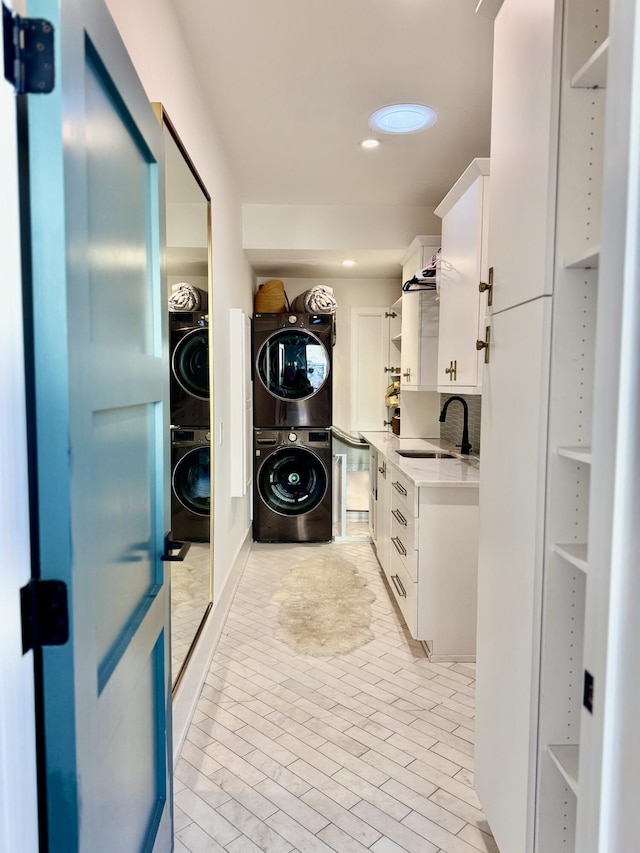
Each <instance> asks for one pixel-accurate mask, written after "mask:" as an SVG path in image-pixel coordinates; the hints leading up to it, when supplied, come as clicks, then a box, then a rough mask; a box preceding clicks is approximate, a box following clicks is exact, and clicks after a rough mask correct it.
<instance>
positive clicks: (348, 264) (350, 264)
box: [342, 260, 356, 267]
mask: <svg viewBox="0 0 640 853" xmlns="http://www.w3.org/2000/svg"><path fill="white" fill-rule="evenodd" d="M355 265H356V262H355V261H351V260H346V261H343V262H342V266H343V267H355Z"/></svg>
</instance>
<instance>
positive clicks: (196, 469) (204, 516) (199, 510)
mask: <svg viewBox="0 0 640 853" xmlns="http://www.w3.org/2000/svg"><path fill="white" fill-rule="evenodd" d="M210 448H211V433H210V432H209V430H208V429H172V430H171V538H172V539H173V540H175V541H178V542H208V541H209V539H210V525H211V449H210Z"/></svg>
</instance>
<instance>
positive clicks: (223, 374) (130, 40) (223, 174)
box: [107, 0, 254, 592]
mask: <svg viewBox="0 0 640 853" xmlns="http://www.w3.org/2000/svg"><path fill="white" fill-rule="evenodd" d="M107 5H108V7H109V9H110V10H111V14H112V15H113V17H114V20H115V22H116V25H117V26H118V29H119V30H120V34H121V35H122V38H123V40H124V42H125V44H126V46H127V49H128V51H129V54H130V56H131V58H132V60H133V63H134V65H135V67H136V70H137V72H138V74H139V76H140V79H141V80H142V84H143V86H144V87H145V90H146V92H147V94H148V96H149V100H150V101H160V102H161V103H162V104H163V106H164V108H165V110H166V112H167V114H168V115H169V118H170V119H171V121H172V123H173V124H174V125H175V128H176V130H177V132H178V133H179V135H180V138H181V140H182V142H183V143H184V146H185V148H186V149H187V151H188V152H189V155H190V157H191V159H192V160H193V163H194V165H195V167H196V169H197V170H198V173H199V174H200V177H201V178H202V180H203V182H204V184H205V186H206V187H207V189H208V191H209V193H210V194H211V221H212V258H213V268H212V272H213V291H212V301H213V308H212V309H211V308H210V320H211V322H212V324H213V350H214V369H215V374H214V413H215V428H214V430H213V436H215V438H216V440H217V442H218V443H217V446H216V454H215V494H214V508H215V509H214V512H215V541H214V567H215V577H216V589H217V590H218V592H219V591H220V590H221V588H222V584H223V583H224V580H225V578H226V577H227V574H228V571H229V569H230V567H231V566H232V564H233V559H234V556H235V554H236V552H237V550H238V549H239V547H240V545H241V544H242V542H243V540H244V538H245V536H246V533H247V531H248V528H249V523H250V515H249V514H250V506H249V497H245V498H231V497H230V495H229V482H230V470H229V454H228V452H227V443H226V440H225V437H224V436H225V432H226V429H225V428H226V423H225V419H226V401H227V400H228V399H229V323H228V318H229V309H230V308H242V309H243V310H244V311H245V312H247V313H251V312H252V310H253V309H252V292H253V285H254V277H253V274H252V271H251V268H250V267H249V264H248V262H247V260H246V258H245V255H244V252H243V249H242V209H241V205H240V201H239V198H238V195H237V190H236V186H235V183H234V180H233V176H232V174H231V172H230V170H229V167H228V164H227V159H226V156H225V153H224V151H223V149H222V147H221V145H220V141H219V139H218V136H217V133H216V127H215V120H214V117H213V116H212V115H211V114H209V113H208V112H207V109H206V107H205V106H204V104H205V103H206V101H205V96H204V92H203V90H202V86H201V84H200V82H199V80H198V77H197V75H196V73H195V70H194V67H193V65H192V62H191V57H190V55H189V53H188V51H187V50H186V49H185V46H184V43H183V41H182V39H181V36H180V33H181V30H180V25H179V22H178V20H177V18H176V16H175V13H174V10H173V7H172V5H171V3H170V2H169V0H135V2H132V0H107ZM221 434H222V437H223V439H222V441H223V443H222V445H220V443H219V439H220V436H221Z"/></svg>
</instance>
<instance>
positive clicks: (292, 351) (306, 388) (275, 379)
mask: <svg viewBox="0 0 640 853" xmlns="http://www.w3.org/2000/svg"><path fill="white" fill-rule="evenodd" d="M330 364H331V362H330V359H329V354H328V352H327V350H326V348H325V346H324V344H323V343H322V341H320V339H319V338H317V337H316V336H315V335H314V334H312V333H311V332H307V331H305V330H304V329H281V330H280V331H277V332H275V333H274V334H273V335H271V336H270V337H269V338H267V340H266V341H265V342H264V343H263V344H262V346H261V347H260V350H259V352H258V355H257V358H256V373H257V375H258V378H259V379H260V381H261V382H262V384H263V385H264V387H265V388H266V389H267V391H269V393H270V394H273V396H274V397H278V399H280V400H307V399H308V398H309V397H313V396H314V394H317V393H318V391H319V390H320V389H321V388H322V387H323V385H324V384H325V382H326V381H327V379H328V378H329V370H330Z"/></svg>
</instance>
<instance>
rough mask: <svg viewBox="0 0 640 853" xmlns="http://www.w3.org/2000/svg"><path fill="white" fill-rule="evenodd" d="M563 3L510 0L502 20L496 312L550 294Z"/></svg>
mask: <svg viewBox="0 0 640 853" xmlns="http://www.w3.org/2000/svg"><path fill="white" fill-rule="evenodd" d="M561 11H562V3H557V2H556V0H536V2H535V3H532V2H531V0H507V2H505V3H504V4H503V6H502V8H501V9H500V11H499V13H498V16H497V18H496V22H495V31H494V33H495V35H494V54H493V101H492V108H491V214H490V219H489V263H490V264H491V266H492V267H493V283H494V284H493V311H494V312H498V311H503V310H504V309H505V308H509V307H510V306H513V305H518V304H520V303H522V302H526V301H527V300H529V299H534V298H535V297H537V296H541V295H543V294H549V293H551V282H552V272H551V265H552V262H553V258H552V247H553V243H552V241H550V240H549V235H550V234H551V233H552V232H553V223H554V218H555V217H554V194H555V172H556V159H557V153H556V150H555V149H556V144H554V140H557V138H558V133H557V123H558V107H557V103H556V95H555V93H557V91H558V85H557V83H556V82H555V77H556V75H557V74H558V66H559V63H558V61H557V59H556V57H557V54H558V50H559V46H560V44H559V43H560V40H559V39H558V38H556V36H557V34H558V33H560V32H561V29H562V28H561V24H560V23H559V24H558V25H556V20H555V19H556V15H557V14H559V13H561Z"/></svg>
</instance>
